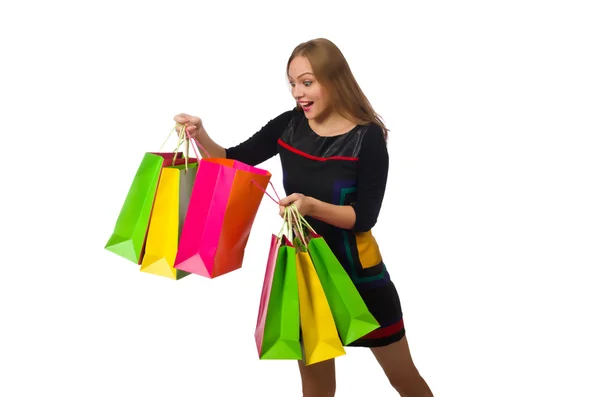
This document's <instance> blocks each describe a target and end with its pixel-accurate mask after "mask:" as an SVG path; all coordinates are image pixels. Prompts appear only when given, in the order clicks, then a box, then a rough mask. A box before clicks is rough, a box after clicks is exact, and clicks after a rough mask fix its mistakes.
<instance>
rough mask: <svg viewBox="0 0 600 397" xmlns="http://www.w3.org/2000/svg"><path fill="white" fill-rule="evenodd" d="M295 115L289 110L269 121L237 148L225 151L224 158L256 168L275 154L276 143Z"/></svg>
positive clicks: (293, 111)
mask: <svg viewBox="0 0 600 397" xmlns="http://www.w3.org/2000/svg"><path fill="white" fill-rule="evenodd" d="M294 114H295V110H289V111H287V112H284V113H282V114H280V115H279V116H277V117H276V118H274V119H272V120H270V121H269V122H268V123H267V124H266V125H264V126H263V127H262V128H261V129H260V130H259V131H258V132H256V133H255V134H254V135H252V136H251V137H250V138H248V139H247V140H245V141H244V142H242V143H240V144H238V145H237V146H234V147H230V148H227V149H225V157H226V158H228V159H233V160H238V161H241V162H243V163H246V164H248V165H251V166H256V165H258V164H260V163H262V162H264V161H267V160H268V159H270V158H271V157H273V156H275V155H276V154H277V141H278V140H279V138H280V137H281V134H282V133H283V131H284V130H285V128H286V127H287V126H288V124H289V122H290V120H291V119H292V117H293V116H294Z"/></svg>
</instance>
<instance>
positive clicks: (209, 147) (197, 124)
mask: <svg viewBox="0 0 600 397" xmlns="http://www.w3.org/2000/svg"><path fill="white" fill-rule="evenodd" d="M173 119H174V120H175V122H176V123H177V130H179V128H180V127H181V125H185V127H186V130H187V132H188V133H189V134H190V136H191V137H192V138H196V139H197V140H198V142H200V144H201V145H202V146H203V147H204V149H206V151H207V152H208V154H209V155H210V157H215V158H224V157H225V154H226V151H225V149H224V148H223V147H222V146H221V145H219V144H218V143H216V142H215V141H213V140H212V138H211V137H210V136H209V135H208V133H207V132H206V129H204V126H203V125H202V120H200V118H199V117H196V116H190V115H188V114H185V113H180V114H178V115H177V116H175V117H174V118H173ZM200 155H201V156H202V157H206V153H204V152H203V151H202V150H200Z"/></svg>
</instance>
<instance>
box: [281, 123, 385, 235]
mask: <svg viewBox="0 0 600 397" xmlns="http://www.w3.org/2000/svg"><path fill="white" fill-rule="evenodd" d="M388 169H389V155H388V151H387V145H386V142H385V139H384V137H383V132H382V131H381V128H379V127H376V126H374V127H373V128H369V130H367V131H366V132H365V136H364V137H363V142H362V147H361V149H360V153H359V159H358V164H357V170H358V171H357V181H356V202H355V203H353V205H335V204H330V203H326V202H323V201H320V200H317V199H315V198H313V197H307V196H304V195H302V194H299V193H294V194H292V195H290V196H288V197H286V198H284V199H283V200H281V202H280V203H279V204H280V214H283V208H284V207H285V206H287V205H289V204H292V203H294V204H295V205H296V207H297V208H298V211H299V212H300V213H301V214H302V215H303V216H310V217H312V218H314V219H318V220H320V221H322V222H325V223H328V224H330V225H332V226H336V227H339V228H342V229H350V230H353V231H355V232H367V231H369V230H371V228H372V227H373V226H375V223H376V222H377V218H378V216H379V212H380V210H381V204H382V202H383V196H384V194H385V188H386V185H387V176H388Z"/></svg>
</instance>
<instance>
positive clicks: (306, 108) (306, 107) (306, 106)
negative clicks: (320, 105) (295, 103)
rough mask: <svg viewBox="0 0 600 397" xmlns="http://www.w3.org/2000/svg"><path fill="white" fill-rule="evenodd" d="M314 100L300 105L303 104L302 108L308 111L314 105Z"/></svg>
mask: <svg viewBox="0 0 600 397" xmlns="http://www.w3.org/2000/svg"><path fill="white" fill-rule="evenodd" d="M313 103H314V102H303V103H301V104H300V105H301V106H302V109H304V111H305V112H308V111H309V110H310V109H311V108H312V105H313Z"/></svg>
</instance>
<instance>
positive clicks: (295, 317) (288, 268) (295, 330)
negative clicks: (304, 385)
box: [254, 219, 302, 360]
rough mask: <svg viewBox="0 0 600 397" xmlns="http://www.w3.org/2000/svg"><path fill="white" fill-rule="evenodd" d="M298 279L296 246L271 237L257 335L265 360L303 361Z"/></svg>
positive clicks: (279, 237)
mask: <svg viewBox="0 0 600 397" xmlns="http://www.w3.org/2000/svg"><path fill="white" fill-rule="evenodd" d="M285 222H286V223H287V219H286V220H285ZM284 227H285V224H284ZM282 230H283V228H282ZM296 275H297V273H296V250H295V248H294V246H293V245H292V243H291V242H290V241H289V240H288V239H287V237H286V236H285V235H282V234H281V233H280V235H279V236H275V235H272V237H271V248H270V250H269V259H268V261H267V267H266V271H265V279H264V283H263V289H262V294H261V299H260V306H259V310H258V319H257V323H256V331H255V333H254V337H255V340H256V347H257V349H258V355H259V358H260V359H262V360H268V359H275V360H301V359H302V346H301V343H300V301H299V297H298V279H297V277H296Z"/></svg>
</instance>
